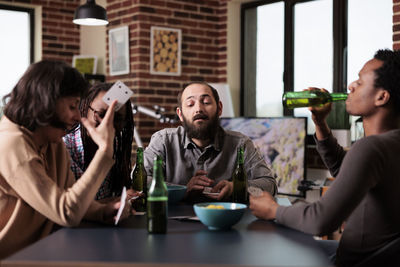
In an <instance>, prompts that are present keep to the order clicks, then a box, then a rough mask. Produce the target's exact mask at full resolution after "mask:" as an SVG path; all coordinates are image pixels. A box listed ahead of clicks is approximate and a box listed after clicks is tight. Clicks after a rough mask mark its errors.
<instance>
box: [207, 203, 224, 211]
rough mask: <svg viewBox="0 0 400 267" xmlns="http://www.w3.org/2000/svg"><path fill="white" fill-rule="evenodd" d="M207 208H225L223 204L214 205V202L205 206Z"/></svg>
mask: <svg viewBox="0 0 400 267" xmlns="http://www.w3.org/2000/svg"><path fill="white" fill-rule="evenodd" d="M205 208H206V209H220V210H223V209H225V208H224V206H222V205H214V204H210V205H208V206H205Z"/></svg>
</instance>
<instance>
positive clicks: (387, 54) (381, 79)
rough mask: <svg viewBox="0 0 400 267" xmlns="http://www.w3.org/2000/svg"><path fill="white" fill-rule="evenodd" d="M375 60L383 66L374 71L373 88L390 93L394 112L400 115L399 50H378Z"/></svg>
mask: <svg viewBox="0 0 400 267" xmlns="http://www.w3.org/2000/svg"><path fill="white" fill-rule="evenodd" d="M374 58H375V59H378V60H381V61H383V65H382V66H381V67H380V68H378V69H376V70H375V74H376V78H375V88H379V87H382V88H383V89H385V90H387V91H388V92H389V93H390V98H391V100H392V101H393V106H394V110H395V112H396V113H397V114H398V115H399V114H400V50H394V51H392V50H389V49H382V50H378V51H377V52H376V53H375V55H374Z"/></svg>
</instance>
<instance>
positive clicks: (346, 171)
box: [276, 130, 400, 266]
mask: <svg viewBox="0 0 400 267" xmlns="http://www.w3.org/2000/svg"><path fill="white" fill-rule="evenodd" d="M317 149H318V151H319V153H320V155H321V156H322V158H323V160H324V162H325V164H326V166H327V167H328V168H329V170H330V172H331V174H332V175H333V176H335V177H336V180H335V181H334V182H333V183H332V185H331V187H330V188H329V190H328V191H327V192H326V193H325V194H324V195H323V197H321V199H320V200H319V201H317V202H315V203H311V204H308V205H307V204H301V205H295V206H292V207H279V208H278V210H277V214H276V219H277V221H278V222H279V223H281V224H284V225H287V226H289V227H292V228H295V229H298V230H301V231H304V232H307V233H310V234H313V235H324V234H327V233H330V232H332V231H334V230H335V229H337V228H338V227H339V226H340V225H341V224H342V222H343V221H346V222H345V230H344V232H343V235H342V238H341V240H340V243H339V248H338V250H337V264H338V265H339V266H351V265H353V264H354V263H356V262H359V261H360V260H362V259H363V258H365V257H366V256H367V255H369V254H370V253H371V252H373V251H376V250H378V249H379V248H381V247H382V246H384V245H385V244H386V243H388V242H389V241H391V240H392V239H394V238H395V237H398V236H399V234H400V130H392V131H389V132H386V133H384V134H380V135H374V136H369V137H365V138H363V139H361V140H359V141H358V142H356V143H355V144H354V145H353V146H352V147H351V149H350V151H349V152H347V153H345V151H344V150H343V148H342V147H340V146H339V145H338V144H337V141H336V139H335V138H334V137H333V136H330V137H329V138H327V139H326V140H323V141H317Z"/></svg>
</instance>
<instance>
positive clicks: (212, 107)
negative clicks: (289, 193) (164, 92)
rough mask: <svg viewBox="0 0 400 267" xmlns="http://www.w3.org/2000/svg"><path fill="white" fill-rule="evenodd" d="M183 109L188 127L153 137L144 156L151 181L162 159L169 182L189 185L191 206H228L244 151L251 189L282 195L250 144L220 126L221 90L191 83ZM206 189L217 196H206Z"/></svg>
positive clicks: (183, 93) (181, 115) (184, 93)
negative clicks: (209, 203) (214, 202)
mask: <svg viewBox="0 0 400 267" xmlns="http://www.w3.org/2000/svg"><path fill="white" fill-rule="evenodd" d="M178 105H179V107H178V108H177V110H176V112H177V114H178V116H179V119H180V120H181V122H182V125H183V126H179V127H177V128H168V129H163V130H161V131H158V132H156V133H155V134H153V136H152V137H151V141H150V144H149V146H148V147H147V148H146V150H145V152H144V162H145V167H146V171H147V174H148V175H150V176H152V173H153V159H154V157H155V156H156V155H160V156H162V157H163V159H164V166H163V167H164V174H165V179H166V181H167V182H168V183H173V184H181V185H186V186H187V192H186V197H185V198H186V199H187V200H191V201H202V200H207V198H212V199H215V200H227V199H229V198H230V197H231V195H232V191H233V183H232V173H233V171H234V169H235V167H236V156H237V154H236V153H237V148H239V147H241V146H242V147H243V148H244V158H245V163H244V167H245V170H246V172H247V177H248V185H249V186H254V187H258V188H260V189H262V190H263V191H267V192H269V193H270V194H272V195H275V194H276V193H277V185H276V181H275V178H274V177H273V174H272V172H271V170H270V169H269V167H268V166H267V164H266V162H265V161H264V159H263V157H262V156H261V154H260V152H259V151H258V149H256V148H255V146H254V144H253V142H252V141H251V140H250V138H249V137H247V136H245V135H243V134H241V133H239V132H234V131H227V130H224V129H223V128H222V127H221V126H220V122H219V117H220V116H221V113H222V102H221V101H220V100H219V96H218V92H217V90H216V89H214V88H213V87H211V86H210V85H208V84H207V83H203V82H194V83H191V84H189V85H188V86H186V87H185V88H184V89H183V90H182V91H181V92H180V93H179V95H178ZM206 187H211V188H212V189H211V192H213V193H214V194H202V192H203V191H204V189H205V188H206ZM208 200H209V199H208Z"/></svg>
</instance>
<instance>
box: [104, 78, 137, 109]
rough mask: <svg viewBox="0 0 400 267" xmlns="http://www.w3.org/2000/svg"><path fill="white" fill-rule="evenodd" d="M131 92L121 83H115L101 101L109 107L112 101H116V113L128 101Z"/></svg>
mask: <svg viewBox="0 0 400 267" xmlns="http://www.w3.org/2000/svg"><path fill="white" fill-rule="evenodd" d="M132 94H133V92H132V90H131V89H129V87H128V86H126V85H125V84H124V83H123V82H121V81H117V82H116V83H114V85H113V86H112V87H111V88H110V89H109V90H108V91H107V93H106V94H105V95H104V96H103V101H104V102H105V103H106V104H108V105H111V103H112V102H113V101H114V100H117V101H118V103H117V106H116V109H115V111H118V110H119V109H120V108H121V107H122V106H123V105H124V104H125V103H126V101H128V99H129V98H130V97H131V96H132Z"/></svg>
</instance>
